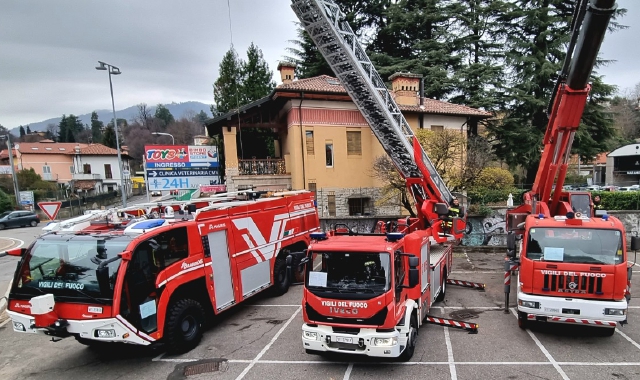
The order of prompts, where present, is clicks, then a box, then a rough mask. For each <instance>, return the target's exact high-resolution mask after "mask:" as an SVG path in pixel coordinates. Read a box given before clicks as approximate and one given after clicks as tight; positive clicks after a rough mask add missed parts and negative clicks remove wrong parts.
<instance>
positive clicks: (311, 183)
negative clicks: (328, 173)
mask: <svg viewBox="0 0 640 380" xmlns="http://www.w3.org/2000/svg"><path fill="white" fill-rule="evenodd" d="M308 186H309V191H313V192H314V193H315V192H316V191H318V190H317V188H316V183H315V182H309V183H308Z"/></svg>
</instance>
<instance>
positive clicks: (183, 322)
mask: <svg viewBox="0 0 640 380" xmlns="http://www.w3.org/2000/svg"><path fill="white" fill-rule="evenodd" d="M203 323H204V309H203V308H202V305H201V304H200V303H199V302H198V301H195V300H192V299H182V300H178V301H176V302H174V303H173V304H172V305H171V306H170V307H169V309H168V312H167V321H166V323H165V328H164V336H165V343H166V345H167V352H169V353H171V354H182V353H185V352H187V351H190V350H192V349H193V348H194V347H196V346H197V345H198V343H200V339H202V326H203Z"/></svg>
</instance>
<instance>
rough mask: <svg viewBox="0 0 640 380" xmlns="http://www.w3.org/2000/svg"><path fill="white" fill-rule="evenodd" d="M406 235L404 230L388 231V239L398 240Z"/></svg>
mask: <svg viewBox="0 0 640 380" xmlns="http://www.w3.org/2000/svg"><path fill="white" fill-rule="evenodd" d="M403 237H404V234H403V233H402V232H389V233H387V241H398V240H400V239H402V238H403Z"/></svg>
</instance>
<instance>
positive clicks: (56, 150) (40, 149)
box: [0, 140, 126, 158]
mask: <svg viewBox="0 0 640 380" xmlns="http://www.w3.org/2000/svg"><path fill="white" fill-rule="evenodd" d="M16 145H17V146H18V151H20V153H22V154H68V155H73V154H76V147H79V148H80V154H83V155H93V156H115V155H117V154H118V151H117V150H116V149H113V148H109V147H108V146H105V145H102V144H83V143H56V142H53V141H51V140H42V141H39V142H35V143H22V142H19V143H17V144H16ZM124 154H126V152H125V153H124ZM7 157H9V156H8V154H7V151H6V149H5V150H3V151H1V152H0V158H7Z"/></svg>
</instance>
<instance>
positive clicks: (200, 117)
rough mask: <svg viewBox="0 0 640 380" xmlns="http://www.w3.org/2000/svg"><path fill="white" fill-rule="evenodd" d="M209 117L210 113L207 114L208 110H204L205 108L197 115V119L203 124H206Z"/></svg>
mask: <svg viewBox="0 0 640 380" xmlns="http://www.w3.org/2000/svg"><path fill="white" fill-rule="evenodd" d="M208 118H209V115H207V113H206V112H204V111H203V110H200V112H199V113H198V114H197V115H196V120H198V122H199V123H200V124H202V125H204V122H205V121H206V120H207V119H208Z"/></svg>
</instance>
